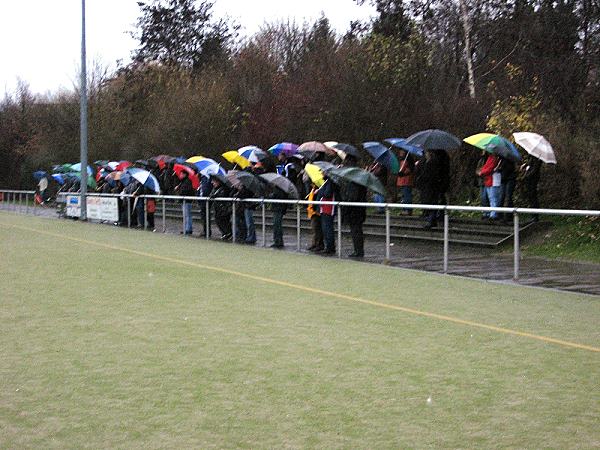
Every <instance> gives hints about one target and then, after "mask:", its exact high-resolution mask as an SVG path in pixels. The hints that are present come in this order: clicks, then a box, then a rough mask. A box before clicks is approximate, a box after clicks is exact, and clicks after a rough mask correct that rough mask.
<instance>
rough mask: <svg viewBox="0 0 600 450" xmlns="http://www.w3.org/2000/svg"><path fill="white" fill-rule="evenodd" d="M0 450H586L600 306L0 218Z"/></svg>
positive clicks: (597, 413)
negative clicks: (457, 449) (29, 449)
mask: <svg viewBox="0 0 600 450" xmlns="http://www.w3.org/2000/svg"><path fill="white" fill-rule="evenodd" d="M0 238H1V239H0V297H1V309H0V320H1V322H0V326H1V332H0V345H1V348H2V357H1V363H0V374H1V377H0V447H2V448H24V447H35V448H65V447H69V448H72V447H92V448H98V447H102V448H107V447H108V448H115V447H117V448H141V447H143V448H158V447H160V448H165V447H166V448H188V447H193V448H209V447H218V448H232V447H243V448H283V447H289V448H305V447H320V448H342V447H343V448H423V447H438V448H442V447H443V448H448V447H462V448H468V447H470V448H473V447H477V448H499V447H513V448H593V447H599V446H600V426H599V424H600V326H599V324H600V298H599V297H593V296H585V295H578V294H572V293H559V292H555V291H548V290H541V289H535V288H526V287H519V286H513V285H504V284H497V283H489V282H484V281H478V280H469V279H462V278H458V277H449V276H442V275H436V274H430V273H421V272H415V271H409V270H402V269H395V268H389V267H385V266H377V265H372V264H363V263H359V262H353V261H345V260H344V261H342V260H338V259H335V258H324V257H318V256H310V255H300V254H293V253H289V252H279V251H276V250H267V249H262V248H252V247H247V246H242V245H234V244H227V243H220V242H207V241H204V240H201V239H194V238H187V239H186V238H182V237H178V236H173V235H158V234H153V233H148V232H142V231H135V230H127V229H118V228H114V227H109V226H99V225H92V224H82V223H78V222H72V221H66V220H63V221H58V220H49V219H41V218H35V217H24V216H17V215H13V214H10V213H5V212H0Z"/></svg>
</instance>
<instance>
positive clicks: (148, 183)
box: [127, 167, 160, 194]
mask: <svg viewBox="0 0 600 450" xmlns="http://www.w3.org/2000/svg"><path fill="white" fill-rule="evenodd" d="M127 173H129V174H130V175H131V176H132V177H133V178H135V179H136V180H138V181H139V182H140V183H141V184H142V186H144V187H146V188H148V189H151V190H153V191H154V192H156V193H157V194H160V183H159V182H158V180H157V179H156V177H155V176H154V175H152V174H151V173H150V172H148V171H147V170H144V169H138V168H137V167H128V168H127Z"/></svg>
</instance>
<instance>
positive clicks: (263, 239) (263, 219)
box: [261, 199, 267, 247]
mask: <svg viewBox="0 0 600 450" xmlns="http://www.w3.org/2000/svg"><path fill="white" fill-rule="evenodd" d="M261 206H262V208H261V209H262V241H263V247H266V246H267V223H266V220H267V217H266V216H267V215H266V214H265V209H266V207H265V200H264V199H263V201H262V203H261Z"/></svg>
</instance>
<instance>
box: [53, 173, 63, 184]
mask: <svg viewBox="0 0 600 450" xmlns="http://www.w3.org/2000/svg"><path fill="white" fill-rule="evenodd" d="M52 178H53V179H54V181H56V182H57V183H58V184H60V185H61V186H62V185H63V184H65V181H67V180H66V179H65V178H66V177H65V174H62V173H53V174H52Z"/></svg>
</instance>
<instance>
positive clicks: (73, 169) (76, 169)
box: [70, 163, 94, 176]
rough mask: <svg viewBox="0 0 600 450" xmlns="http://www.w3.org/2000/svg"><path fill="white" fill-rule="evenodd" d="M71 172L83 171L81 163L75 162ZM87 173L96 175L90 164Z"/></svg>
mask: <svg viewBox="0 0 600 450" xmlns="http://www.w3.org/2000/svg"><path fill="white" fill-rule="evenodd" d="M70 172H81V163H77V164H73V165H72V166H71V170H70ZM87 173H88V175H89V176H92V175H94V170H93V169H92V168H91V167H90V166H87Z"/></svg>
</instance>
